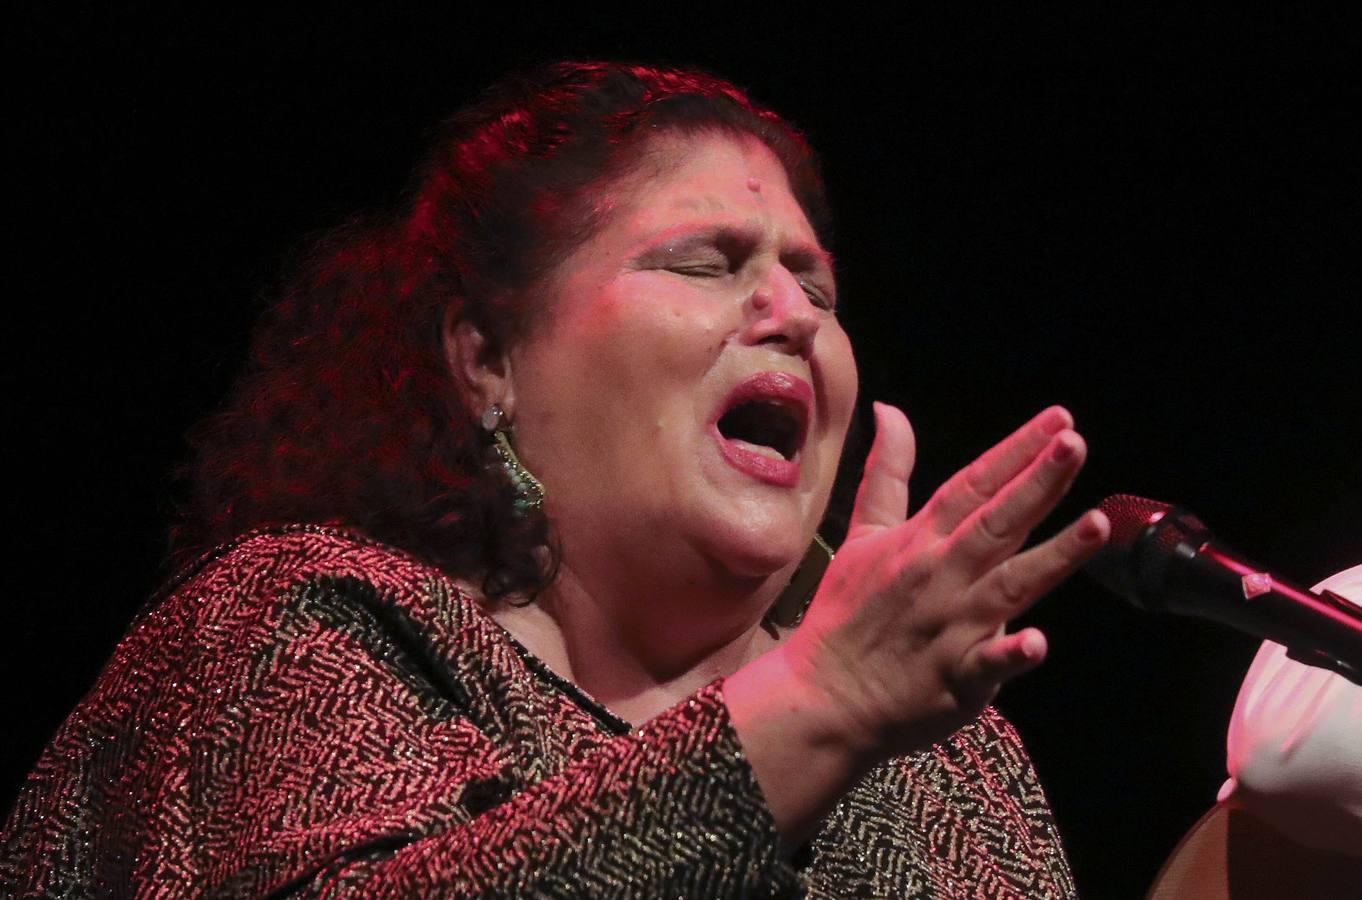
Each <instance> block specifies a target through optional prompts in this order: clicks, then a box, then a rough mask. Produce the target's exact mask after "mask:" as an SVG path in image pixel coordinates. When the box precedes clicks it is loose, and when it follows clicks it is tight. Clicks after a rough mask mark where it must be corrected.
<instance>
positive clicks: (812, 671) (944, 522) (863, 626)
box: [785, 404, 1109, 758]
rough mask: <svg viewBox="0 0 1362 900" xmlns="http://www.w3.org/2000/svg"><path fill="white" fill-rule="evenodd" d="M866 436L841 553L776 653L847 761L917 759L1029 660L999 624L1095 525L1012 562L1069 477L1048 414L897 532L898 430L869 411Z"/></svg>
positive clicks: (897, 421) (1094, 517)
mask: <svg viewBox="0 0 1362 900" xmlns="http://www.w3.org/2000/svg"><path fill="white" fill-rule="evenodd" d="M875 415H876V424H877V433H876V438H875V444H874V447H873V448H872V450H871V453H870V457H869V459H868V460H867V462H866V469H865V475H864V477H863V479H862V481H861V486H860V491H859V493H858V494H857V498H856V507H855V511H854V513H853V515H852V520H851V528H850V530H849V531H848V535H847V540H846V542H845V543H844V544H843V545H842V548H841V551H840V552H839V553H838V555H837V558H836V560H834V561H833V563H832V565H831V566H830V567H829V569H828V571H827V574H826V575H825V576H824V579H823V583H822V586H821V587H820V589H819V592H818V594H817V596H816V597H815V599H814V602H813V605H812V606H811V607H810V609H809V612H808V614H807V616H806V617H805V619H804V623H803V624H802V625H801V626H800V629H799V631H798V632H797V633H796V635H795V636H794V637H792V638H791V640H790V642H789V643H788V644H787V645H786V648H785V650H786V652H787V653H789V654H790V656H791V664H792V667H793V670H794V671H795V672H797V673H799V675H800V676H801V677H803V678H806V679H808V680H809V683H810V684H812V685H813V686H814V690H815V691H818V692H822V693H824V694H826V696H827V697H828V698H829V700H830V703H831V705H832V707H833V708H836V709H841V710H842V711H844V713H845V715H846V724H845V727H846V729H847V731H848V734H849V735H850V736H851V738H852V740H853V742H854V744H855V745H856V746H857V747H858V748H860V751H861V752H863V753H865V754H867V755H868V756H870V757H872V758H883V757H887V756H891V755H895V754H898V753H902V752H905V751H908V750H913V749H918V748H921V747H924V746H927V745H929V744H931V743H933V742H934V741H937V740H940V739H941V738H944V737H945V736H946V735H948V734H949V733H950V732H952V731H954V730H955V729H956V728H958V727H960V726H961V725H963V724H965V723H966V722H968V721H969V720H971V719H972V718H973V717H974V716H976V715H978V713H979V712H980V711H981V710H982V708H983V707H984V705H985V704H987V703H988V702H989V701H990V700H991V699H992V698H993V696H994V695H995V694H996V693H997V691H998V689H999V687H1000V686H1001V685H1002V684H1003V683H1004V682H1005V681H1007V680H1008V679H1010V678H1013V677H1015V676H1016V675H1018V674H1020V673H1022V672H1024V671H1026V670H1027V669H1030V668H1032V667H1034V666H1035V665H1037V664H1038V663H1040V662H1041V660H1043V659H1044V657H1045V652H1046V642H1045V637H1044V635H1042V634H1041V633H1040V632H1039V631H1037V630H1036V629H1026V630H1024V631H1021V632H1019V633H1016V634H1006V633H1005V631H1004V626H1005V625H1006V623H1007V621H1008V620H1009V619H1012V618H1013V617H1015V616H1017V615H1018V614H1019V613H1021V612H1023V611H1024V610H1026V609H1027V608H1028V607H1029V606H1031V604H1033V603H1034V602H1035V601H1036V600H1037V599H1038V598H1040V597H1041V596H1042V595H1043V594H1045V592H1047V591H1048V590H1050V589H1051V588H1052V587H1054V586H1055V585H1056V584H1057V583H1059V582H1060V581H1062V580H1063V579H1064V578H1065V577H1067V576H1068V575H1069V574H1071V573H1072V572H1073V571H1074V570H1075V569H1077V568H1078V567H1079V566H1081V565H1082V564H1083V562H1085V561H1086V560H1087V559H1088V558H1089V557H1090V556H1091V555H1092V554H1093V553H1094V552H1096V551H1097V550H1098V549H1099V548H1100V547H1101V545H1102V543H1103V542H1104V541H1105V539H1106V536H1107V531H1108V527H1109V526H1108V523H1107V522H1106V520H1105V517H1104V516H1103V515H1102V514H1101V513H1100V512H1097V511H1090V512H1088V513H1087V514H1085V515H1084V516H1082V517H1081V518H1079V519H1078V520H1077V521H1076V522H1074V523H1073V524H1071V525H1069V526H1068V527H1067V528H1065V529H1064V530H1063V531H1061V532H1060V533H1059V534H1058V535H1056V536H1055V537H1053V538H1051V539H1049V540H1047V541H1045V542H1043V543H1041V544H1039V545H1037V546H1035V547H1033V548H1030V549H1028V550H1026V551H1025V552H1022V553H1018V552H1017V551H1018V550H1019V548H1020V547H1021V546H1022V544H1023V543H1024V542H1025V541H1026V538H1027V536H1028V534H1029V533H1030V532H1031V530H1032V529H1033V528H1034V527H1035V526H1036V525H1037V524H1038V523H1039V522H1040V521H1041V520H1042V519H1043V518H1044V517H1045V516H1046V515H1047V514H1048V513H1049V512H1050V511H1051V510H1052V509H1053V508H1054V507H1055V505H1056V504H1057V503H1058V502H1059V500H1060V498H1061V497H1063V495H1064V493H1065V492H1066V491H1067V490H1068V488H1069V485H1070V484H1071V483H1072V482H1073V479H1074V476H1075V475H1077V473H1078V470H1079V468H1080V467H1081V466H1082V464H1083V458H1084V455H1085V449H1086V448H1085V445H1084V443H1083V439H1082V438H1081V437H1080V436H1079V435H1078V434H1077V433H1075V432H1074V431H1073V430H1072V424H1073V421H1072V419H1071V417H1070V416H1069V414H1068V412H1066V411H1065V410H1063V409H1061V408H1059V407H1052V408H1050V409H1047V410H1045V411H1044V412H1042V413H1040V414H1039V415H1038V416H1036V417H1035V418H1034V419H1032V420H1031V421H1030V422H1028V423H1027V424H1025V425H1023V426H1022V427H1021V428H1020V429H1018V430H1017V431H1016V432H1015V433H1013V434H1012V435H1010V436H1009V437H1008V438H1006V439H1005V440H1003V441H1002V442H1001V443H999V444H998V445H997V446H995V447H993V448H992V449H991V450H989V451H988V452H987V453H985V454H984V455H983V456H981V457H980V458H979V459H977V460H975V461H974V462H973V463H971V464H970V465H969V466H968V467H966V468H965V469H963V470H962V471H960V472H959V473H957V474H956V475H955V476H954V477H953V478H951V479H950V481H948V482H947V483H946V484H945V485H943V486H942V487H941V489H940V490H938V491H937V492H936V494H935V495H934V496H933V497H932V498H931V500H930V501H929V502H928V503H927V504H926V506H924V507H923V508H922V509H921V510H920V511H919V512H918V513H917V514H916V515H914V516H913V517H912V518H911V519H907V518H906V516H907V510H908V475H909V472H910V471H911V469H912V465H913V456H914V442H913V433H912V429H911V428H910V427H909V425H908V421H907V419H906V418H904V416H903V414H902V413H901V412H900V411H899V410H897V409H895V408H894V407H891V406H886V405H882V404H877V405H876V408H875Z"/></svg>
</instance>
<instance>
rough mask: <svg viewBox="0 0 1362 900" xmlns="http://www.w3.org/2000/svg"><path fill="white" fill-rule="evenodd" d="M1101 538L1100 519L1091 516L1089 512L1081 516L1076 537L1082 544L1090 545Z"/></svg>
mask: <svg viewBox="0 0 1362 900" xmlns="http://www.w3.org/2000/svg"><path fill="white" fill-rule="evenodd" d="M1101 536H1102V524H1101V519H1099V518H1098V517H1097V516H1094V515H1093V514H1092V511H1091V510H1089V511H1088V512H1087V513H1085V514H1084V516H1083V521H1082V523H1081V524H1080V525H1079V526H1078V537H1079V538H1080V539H1081V540H1082V541H1083V542H1084V543H1091V542H1092V541H1095V540H1097V539H1098V538H1100V537H1101Z"/></svg>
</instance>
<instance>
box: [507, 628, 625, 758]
mask: <svg viewBox="0 0 1362 900" xmlns="http://www.w3.org/2000/svg"><path fill="white" fill-rule="evenodd" d="M483 618H484V619H486V620H487V621H488V622H490V623H492V625H493V626H495V627H496V629H497V630H498V631H500V632H501V634H502V636H503V637H505V639H506V641H507V642H508V643H509V644H510V645H511V649H512V650H514V651H515V654H516V656H518V657H520V661H521V662H522V663H524V664H525V667H526V668H528V669H529V670H530V671H531V672H533V673H534V674H535V675H537V676H538V677H539V679H540V680H541V681H546V682H548V684H549V686H550V687H552V688H554V689H556V690H558V691H559V692H560V693H562V694H563V695H564V696H566V697H567V698H568V699H569V700H571V701H572V702H573V703H574V704H576V705H577V706H578V707H579V708H580V709H581V710H582V711H583V712H585V713H586V714H587V715H589V716H591V718H592V719H594V720H595V721H596V724H598V725H600V726H601V728H603V729H604V730H605V731H606V732H607V733H609V734H611V735H613V736H615V737H619V736H621V735H625V734H629V733H630V732H631V731H633V730H634V726H633V725H632V724H630V723H629V722H627V721H625V720H624V719H622V718H620V717H619V716H617V715H615V714H614V713H613V712H611V711H610V709H609V708H608V707H607V706H606V705H605V704H604V703H602V702H600V701H599V700H597V699H596V698H595V697H593V696H591V695H590V694H588V693H587V692H586V691H584V690H582V689H581V688H580V687H578V686H577V685H576V684H574V683H573V682H571V681H569V680H568V679H566V678H564V677H563V676H562V675H559V674H558V673H557V672H555V671H553V669H551V668H549V664H548V663H546V662H544V661H543V660H542V659H540V658H539V657H537V656H535V655H534V654H533V653H531V652H530V650H529V648H528V647H526V646H525V645H524V644H522V643H520V641H518V640H516V637H515V635H513V634H511V632H510V631H508V630H507V629H506V627H505V626H504V625H502V624H501V623H500V622H498V621H497V620H496V619H494V618H492V617H491V616H489V615H486V614H485V613H484V614H483Z"/></svg>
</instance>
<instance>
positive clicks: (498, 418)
mask: <svg viewBox="0 0 1362 900" xmlns="http://www.w3.org/2000/svg"><path fill="white" fill-rule="evenodd" d="M505 420H506V410H504V409H502V408H501V407H500V406H499V405H497V404H495V403H493V404H492V405H491V406H490V407H488V408H487V411H486V412H484V413H483V414H482V427H483V430H484V431H489V432H491V433H492V452H493V453H495V454H496V456H497V463H498V464H499V465H500V466H501V468H502V471H503V472H505V473H506V477H507V478H509V479H510V481H511V486H512V487H513V488H515V508H516V512H518V513H520V514H521V515H528V514H529V513H531V512H536V511H538V510H541V509H543V508H544V485H543V484H541V483H540V481H539V479H538V478H535V477H534V475H533V474H531V473H530V470H529V469H527V468H525V464H524V463H522V462H521V461H520V457H518V456H516V455H515V449H514V448H513V447H512V446H511V438H510V432H509V431H508V430H507V429H505V428H503V427H502V426H503V425H504V424H505Z"/></svg>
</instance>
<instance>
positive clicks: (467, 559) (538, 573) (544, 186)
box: [173, 63, 828, 596]
mask: <svg viewBox="0 0 1362 900" xmlns="http://www.w3.org/2000/svg"><path fill="white" fill-rule="evenodd" d="M716 129H717V130H722V131H728V132H731V133H734V134H743V135H752V136H754V137H756V138H757V139H759V140H761V141H763V142H764V143H765V144H766V145H767V146H769V147H770V148H771V149H772V151H773V152H774V153H775V154H776V156H777V157H778V158H779V159H780V160H781V162H782V163H783V165H784V167H785V170H786V173H787V175H788V177H789V180H790V185H791V189H792V192H793V193H794V195H795V197H796V198H797V199H798V200H799V202H800V203H801V204H802V205H803V207H804V211H805V214H806V215H807V216H808V217H809V220H810V222H811V223H812V224H813V226H814V229H815V231H816V232H817V233H818V234H819V237H820V238H823V239H824V240H825V241H826V239H827V234H826V231H827V228H828V215H827V207H826V202H825V199H824V196H823V189H822V184H821V181H820V179H819V177H818V174H817V168H816V164H815V161H814V158H813V155H812V153H811V151H810V150H809V148H808V146H807V144H806V143H805V141H804V140H803V138H802V137H801V136H800V135H799V133H798V132H797V131H795V130H794V129H793V128H792V127H791V126H790V125H788V124H786V123H785V122H784V121H783V120H782V119H780V118H779V117H778V116H776V115H775V114H774V113H772V112H770V111H767V110H764V109H762V108H760V107H758V106H756V105H754V104H753V103H752V102H751V101H750V100H749V99H748V98H747V96H746V95H745V94H743V93H742V92H741V91H739V90H738V89H737V88H735V87H734V86H733V85H731V84H729V83H727V82H725V81H722V80H720V79H718V78H715V77H713V76H711V75H707V74H705V73H702V72H698V71H682V70H668V69H658V68H648V67H643V66H631V65H621V64H616V63H559V64H555V65H551V66H547V67H545V68H542V69H540V70H538V71H535V72H533V73H530V74H527V75H523V76H518V77H513V78H510V79H507V80H505V81H503V82H501V83H499V84H498V85H496V86H494V87H493V88H491V89H490V90H488V91H487V92H486V93H485V94H484V95H483V97H482V99H481V100H479V101H478V102H477V103H476V104H474V105H473V106H471V107H470V108H468V109H466V110H465V111H463V112H461V113H459V114H457V115H456V116H454V117H453V118H452V119H451V120H450V121H449V122H448V123H447V124H446V126H445V127H444V129H443V130H442V132H441V136H440V138H439V140H438V141H437V142H436V144H435V146H434V148H433V151H432V153H431V154H430V156H429V159H428V161H427V162H426V164H425V165H424V166H423V167H422V169H421V170H419V172H418V176H417V179H416V181H415V183H414V189H413V190H412V191H411V193H410V195H409V199H408V201H407V203H406V204H405V207H404V208H403V209H402V210H401V211H400V213H399V214H397V215H396V216H392V217H388V218H386V219H384V220H381V221H376V222H369V223H365V224H351V225H348V226H346V227H343V228H341V229H338V230H337V231H335V232H334V233H333V234H332V235H330V236H329V237H328V238H327V239H325V240H324V241H322V242H321V243H319V244H318V246H316V247H315V248H314V249H313V250H312V252H311V253H310V254H308V255H307V256H306V257H305V262H304V264H303V265H302V266H301V267H300V268H299V270H298V272H297V274H296V275H295V276H294V277H293V279H292V280H291V282H290V286H289V288H288V289H287V290H286V291H285V292H284V293H283V295H282V298H281V299H280V301H279V302H278V303H277V304H276V305H275V306H274V307H273V308H272V309H271V310H270V312H269V313H268V314H267V315H266V316H265V317H264V318H263V320H262V321H261V323H260V324H259V326H258V328H257V331H256V333H255V335H254V339H253V344H252V349H251V355H250V359H249V362H248V365H247V367H246V369H245V370H244V372H243V373H242V374H241V376H240V377H239V379H238V381H237V383H236V385H235V387H234V388H233V390H232V392H231V394H230V396H229V397H228V399H227V401H226V403H225V405H224V407H223V408H222V409H221V411H219V412H217V413H216V414H214V415H213V416H211V417H210V418H208V419H207V420H205V421H204V422H203V423H201V424H200V425H199V426H198V427H197V428H196V429H195V430H194V431H193V432H192V433H191V444H192V447H193V450H194V456H193V458H192V462H191V463H190V464H189V465H188V466H187V467H186V470H185V475H186V481H187V486H188V495H187V499H186V502H185V503H184V505H183V515H182V517H181V521H180V523H179V524H178V525H177V527H176V528H175V530H174V534H173V545H174V548H175V549H174V554H173V555H174V557H176V558H183V557H184V556H186V555H188V554H192V553H193V552H195V551H197V550H201V549H205V548H207V547H209V546H212V545H214V544H216V543H219V542H221V541H224V540H227V539H229V538H231V537H233V536H234V535H236V534H238V533H240V532H242V531H246V530H248V529H251V528H254V527H257V526H260V525H265V524H272V523H283V522H312V523H323V522H326V523H341V524H345V525H349V526H354V527H357V528H359V529H361V530H363V531H364V532H366V533H367V534H369V535H370V536H372V537H374V538H376V539H378V540H381V541H384V542H387V543H391V544H394V545H397V546H400V547H403V548H405V549H407V550H409V551H411V552H413V553H415V554H417V555H419V556H421V557H423V558H425V559H427V560H429V561H431V562H434V563H435V564H437V565H439V566H441V567H443V568H445V569H446V570H447V571H449V572H451V573H453V574H456V575H459V576H462V577H466V578H476V579H481V581H482V584H483V587H484V589H485V590H486V592H487V593H488V594H489V595H491V596H499V595H505V594H508V593H523V594H530V595H532V594H533V593H535V592H536V591H538V590H540V589H542V588H543V587H544V586H545V585H546V584H547V583H548V582H549V581H550V580H551V579H552V577H553V571H554V568H555V565H556V559H555V556H554V554H553V552H550V553H549V554H547V555H546V554H545V553H543V552H542V550H540V549H539V548H543V547H546V546H548V547H551V546H552V542H551V541H550V532H549V527H548V523H547V522H546V521H545V520H544V517H543V516H542V515H533V516H528V517H525V516H520V515H518V514H517V513H516V512H515V510H514V507H513V505H512V502H511V500H512V495H511V489H510V486H509V484H508V482H507V481H506V479H505V478H504V477H503V476H502V475H501V473H500V471H499V470H497V469H495V468H488V467H487V466H486V454H485V448H486V444H487V438H486V435H485V434H484V433H483V432H482V430H481V429H480V427H479V425H478V421H477V420H478V417H479V415H480V414H481V410H469V409H466V408H464V405H463V401H462V399H461V391H460V390H459V387H458V386H457V385H456V384H455V383H454V380H453V377H454V376H453V375H452V374H451V372H450V371H449V368H448V366H447V364H446V362H445V356H444V353H443V348H442V341H441V330H442V329H441V323H442V320H443V317H444V314H445V311H446V310H447V309H450V310H452V312H453V315H454V316H455V317H456V318H458V319H465V320H468V321H471V322H473V323H475V324H476V325H477V326H478V327H479V328H480V329H481V330H482V332H483V333H484V334H486V335H488V336H489V338H490V339H491V340H493V341H494V342H498V343H499V344H500V345H501V346H511V345H513V344H514V342H515V341H516V340H518V339H519V338H520V337H521V336H523V335H524V334H525V333H526V331H527V329H528V328H530V327H533V325H534V324H535V322H536V321H537V320H539V319H541V318H542V317H545V316H547V315H548V314H549V313H550V310H547V309H545V308H544V307H543V306H541V305H536V298H537V292H535V291H534V290H532V288H533V286H534V285H535V284H536V283H538V282H541V281H542V280H543V279H544V278H546V277H548V276H549V275H550V274H551V272H552V270H553V268H554V266H555V264H556V263H557V262H558V261H560V260H561V259H563V258H564V257H565V256H566V254H567V253H569V252H570V251H571V250H572V249H574V248H575V247H576V246H578V245H579V244H580V243H581V242H583V241H585V240H586V239H588V238H589V237H590V236H591V235H592V233H593V232H594V229H595V228H596V227H597V226H598V225H599V224H600V223H599V222H598V221H597V218H598V217H599V216H600V215H601V214H600V213H598V212H596V211H595V209H594V206H593V204H592V202H591V201H592V198H593V196H594V193H595V191H594V189H596V188H599V186H600V185H601V184H602V183H604V182H607V181H610V180H612V179H615V178H618V177H621V176H622V175H625V174H627V173H629V172H631V171H632V170H633V169H634V168H635V167H636V166H637V165H638V164H639V163H640V162H641V161H642V159H643V154H642V153H641V150H642V148H643V145H644V144H645V143H646V142H647V140H648V139H649V138H650V137H651V136H654V135H657V134H659V133H663V132H665V133H673V134H674V133H678V132H680V133H693V132H699V131H704V130H716ZM604 389H608V387H605V388H604Z"/></svg>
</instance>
